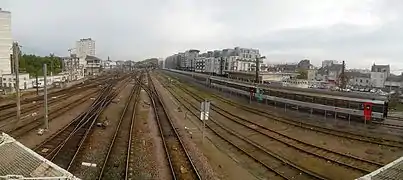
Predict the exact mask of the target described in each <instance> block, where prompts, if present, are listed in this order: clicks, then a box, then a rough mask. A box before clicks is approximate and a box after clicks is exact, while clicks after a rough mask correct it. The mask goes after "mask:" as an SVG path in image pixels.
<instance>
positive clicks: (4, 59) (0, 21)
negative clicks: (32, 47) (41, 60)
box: [0, 8, 13, 76]
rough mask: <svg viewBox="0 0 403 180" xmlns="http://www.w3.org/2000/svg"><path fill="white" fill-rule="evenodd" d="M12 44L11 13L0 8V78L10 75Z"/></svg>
mask: <svg viewBox="0 0 403 180" xmlns="http://www.w3.org/2000/svg"><path fill="white" fill-rule="evenodd" d="M12 44H13V38H12V35H11V13H10V12H8V11H3V10H2V9H1V8H0V76H1V75H2V74H10V73H11V61H10V54H11V53H12V49H11V47H12Z"/></svg>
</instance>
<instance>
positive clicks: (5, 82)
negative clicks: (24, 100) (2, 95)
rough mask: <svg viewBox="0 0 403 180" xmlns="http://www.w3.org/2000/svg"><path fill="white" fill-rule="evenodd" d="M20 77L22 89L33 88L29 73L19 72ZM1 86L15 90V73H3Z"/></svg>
mask: <svg viewBox="0 0 403 180" xmlns="http://www.w3.org/2000/svg"><path fill="white" fill-rule="evenodd" d="M19 79H20V82H19V84H20V89H30V88H32V79H29V74H19ZM1 84H2V85H1V86H2V88H5V89H11V90H12V91H14V88H15V74H3V76H2V77H1Z"/></svg>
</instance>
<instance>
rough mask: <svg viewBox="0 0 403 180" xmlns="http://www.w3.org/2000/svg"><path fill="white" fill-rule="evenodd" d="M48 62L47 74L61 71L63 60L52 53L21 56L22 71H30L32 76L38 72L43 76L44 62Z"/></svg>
mask: <svg viewBox="0 0 403 180" xmlns="http://www.w3.org/2000/svg"><path fill="white" fill-rule="evenodd" d="M45 63H46V64H47V74H48V75H50V74H51V72H52V73H53V74H58V73H60V72H61V60H60V58H59V57H56V56H54V55H53V54H50V55H49V56H45V57H42V56H36V55H32V54H24V55H22V56H21V58H20V66H19V68H20V69H19V70H20V72H26V73H29V75H30V76H34V75H36V74H38V76H43V64H45Z"/></svg>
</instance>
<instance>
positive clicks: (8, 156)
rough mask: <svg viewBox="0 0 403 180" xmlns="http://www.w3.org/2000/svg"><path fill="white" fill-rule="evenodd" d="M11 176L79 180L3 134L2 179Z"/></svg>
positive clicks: (0, 148) (0, 145)
mask: <svg viewBox="0 0 403 180" xmlns="http://www.w3.org/2000/svg"><path fill="white" fill-rule="evenodd" d="M10 175H17V176H23V177H36V178H37V179H43V178H46V177H57V178H59V179H67V180H79V179H78V178H76V177H75V176H73V174H71V173H69V172H68V171H66V170H64V169H62V168H60V167H59V166H57V165H56V164H54V163H52V162H51V161H49V160H47V159H45V158H44V157H42V156H40V155H39V154H36V153H35V152H34V151H32V150H31V149H29V148H27V147H25V146H24V145H22V144H21V143H19V142H18V141H16V140H15V139H14V138H12V137H10V136H9V135H7V134H5V133H2V134H1V135H0V179H1V178H5V177H7V176H10Z"/></svg>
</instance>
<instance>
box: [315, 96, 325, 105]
mask: <svg viewBox="0 0 403 180" xmlns="http://www.w3.org/2000/svg"><path fill="white" fill-rule="evenodd" d="M315 103H318V104H326V101H325V99H324V98H321V97H315Z"/></svg>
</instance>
